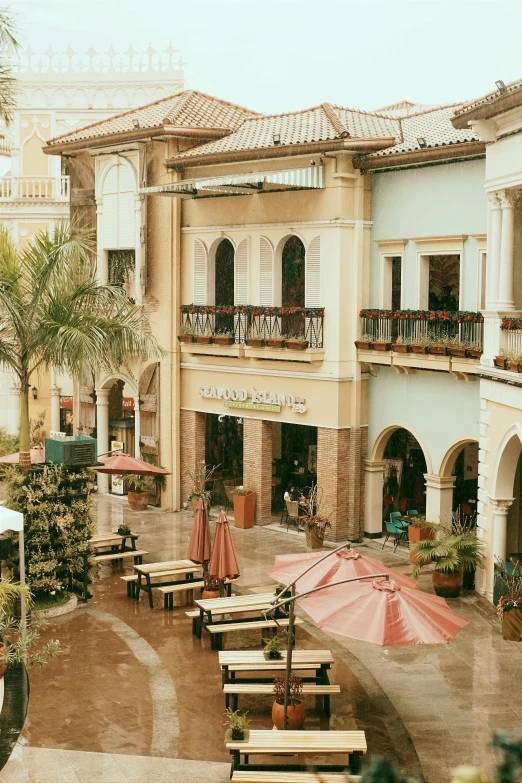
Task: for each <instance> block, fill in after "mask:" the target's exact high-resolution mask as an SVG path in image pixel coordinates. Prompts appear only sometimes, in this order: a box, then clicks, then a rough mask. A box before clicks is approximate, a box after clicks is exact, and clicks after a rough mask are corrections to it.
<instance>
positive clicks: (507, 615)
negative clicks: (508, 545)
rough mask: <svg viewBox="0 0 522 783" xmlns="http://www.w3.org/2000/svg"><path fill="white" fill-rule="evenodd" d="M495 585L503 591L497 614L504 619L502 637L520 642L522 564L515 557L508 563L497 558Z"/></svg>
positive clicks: (521, 623)
mask: <svg viewBox="0 0 522 783" xmlns="http://www.w3.org/2000/svg"><path fill="white" fill-rule="evenodd" d="M495 586H496V587H497V588H500V592H501V596H500V598H499V602H498V604H497V614H498V616H499V618H500V620H501V621H502V638H503V639H507V640H508V641H511V642H519V641H520V639H521V637H522V564H521V563H519V562H518V561H517V560H515V559H514V558H511V559H510V561H509V562H508V563H506V561H505V560H502V559H500V558H497V565H496V569H495Z"/></svg>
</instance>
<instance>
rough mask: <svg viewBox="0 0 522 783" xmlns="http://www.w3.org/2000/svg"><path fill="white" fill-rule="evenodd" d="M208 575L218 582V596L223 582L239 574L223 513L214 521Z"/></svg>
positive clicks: (234, 551) (232, 543) (226, 521)
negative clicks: (212, 544)
mask: <svg viewBox="0 0 522 783" xmlns="http://www.w3.org/2000/svg"><path fill="white" fill-rule="evenodd" d="M200 502H201V501H200ZM208 574H209V576H210V577H213V578H214V579H218V580H219V592H220V595H222V594H223V583H224V580H225V579H237V577H238V576H239V574H240V571H239V565H238V563H237V556H236V550H235V547H234V542H233V541H232V533H231V532H230V525H229V524H228V519H227V515H226V514H225V512H224V511H222V512H221V513H220V515H219V516H218V518H217V521H216V530H215V533H214V546H213V549H212V557H211V559H210V563H209V566H208Z"/></svg>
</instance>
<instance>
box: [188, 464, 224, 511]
mask: <svg viewBox="0 0 522 783" xmlns="http://www.w3.org/2000/svg"><path fill="white" fill-rule="evenodd" d="M218 467H219V465H213V466H212V467H211V468H209V467H208V466H207V465H206V464H205V460H204V459H202V460H201V461H200V462H198V463H197V464H196V467H195V468H194V470H186V471H185V473H186V475H187V476H188V477H189V478H190V480H191V482H192V492H191V493H190V495H189V496H188V500H189V501H190V502H191V503H192V511H193V513H194V514H195V513H196V509H197V507H198V503H199V501H200V499H202V500H203V503H204V505H205V508H206V510H207V513H208V510H209V509H210V500H211V496H212V493H211V492H210V490H207V489H206V486H207V484H208V482H209V481H212V477H213V475H214V471H215V470H217V468H218Z"/></svg>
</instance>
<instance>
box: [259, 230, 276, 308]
mask: <svg viewBox="0 0 522 783" xmlns="http://www.w3.org/2000/svg"><path fill="white" fill-rule="evenodd" d="M259 250H260V253H259V256H260V258H259V304H261V305H264V306H265V307H270V306H271V305H273V304H274V271H273V270H274V253H273V251H272V245H271V244H270V242H269V241H268V239H265V237H261V239H260V241H259Z"/></svg>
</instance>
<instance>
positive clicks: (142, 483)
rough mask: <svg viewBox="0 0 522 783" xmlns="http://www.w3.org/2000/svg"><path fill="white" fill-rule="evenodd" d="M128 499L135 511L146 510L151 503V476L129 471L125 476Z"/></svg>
mask: <svg viewBox="0 0 522 783" xmlns="http://www.w3.org/2000/svg"><path fill="white" fill-rule="evenodd" d="M125 484H126V486H127V500H128V501H129V506H130V507H131V509H132V510H133V511H145V510H146V509H147V506H148V505H149V492H150V491H151V489H153V484H152V480H151V477H150V476H140V475H138V474H137V473H129V475H127V476H125Z"/></svg>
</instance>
